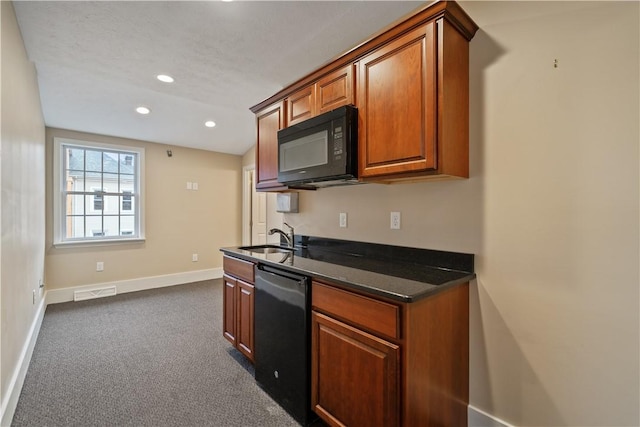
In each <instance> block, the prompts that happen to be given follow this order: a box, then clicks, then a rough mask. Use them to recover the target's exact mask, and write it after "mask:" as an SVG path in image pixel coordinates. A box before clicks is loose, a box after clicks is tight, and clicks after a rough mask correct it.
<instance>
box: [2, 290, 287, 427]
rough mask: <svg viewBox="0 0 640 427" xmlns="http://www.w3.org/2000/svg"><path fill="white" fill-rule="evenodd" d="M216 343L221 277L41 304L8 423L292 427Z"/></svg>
mask: <svg viewBox="0 0 640 427" xmlns="http://www.w3.org/2000/svg"><path fill="white" fill-rule="evenodd" d="M298 425H299V424H297V423H296V422H295V421H294V420H293V418H291V417H290V416H289V415H288V414H287V413H286V412H285V411H284V410H283V409H282V408H280V406H278V404H277V403H275V402H274V401H273V400H272V399H271V398H270V397H269V396H268V395H267V394H266V393H264V392H263V391H262V390H261V389H260V388H259V387H258V386H257V385H256V383H255V381H254V378H253V367H252V366H251V365H250V364H249V363H248V362H246V361H245V359H244V358H243V356H241V355H240V354H239V353H238V352H237V351H236V350H235V349H233V347H232V346H231V345H230V344H229V343H228V342H227V341H226V340H225V339H224V338H223V337H222V280H221V279H216V280H211V281H204V282H197V283H192V284H187V285H179V286H172V287H168V288H161V289H155V290H150V291H142V292H134V293H128V294H122V295H117V296H114V297H109V298H102V299H96V300H89V301H82V302H69V303H63V304H54V305H50V306H49V307H47V311H46V312H45V316H44V321H43V323H42V328H41V330H40V334H39V336H38V340H37V342H36V346H35V350H34V353H33V358H32V360H31V364H30V366H29V370H28V372H27V376H26V378H25V383H24V387H23V389H22V393H21V395H20V400H19V401H18V406H17V409H16V412H15V415H14V418H13V423H12V426H154V427H155V426H278V427H283V426H298Z"/></svg>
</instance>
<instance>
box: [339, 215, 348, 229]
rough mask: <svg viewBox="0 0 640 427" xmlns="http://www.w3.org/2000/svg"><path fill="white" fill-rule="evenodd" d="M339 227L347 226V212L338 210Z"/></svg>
mask: <svg viewBox="0 0 640 427" xmlns="http://www.w3.org/2000/svg"><path fill="white" fill-rule="evenodd" d="M340 228H347V213H346V212H340Z"/></svg>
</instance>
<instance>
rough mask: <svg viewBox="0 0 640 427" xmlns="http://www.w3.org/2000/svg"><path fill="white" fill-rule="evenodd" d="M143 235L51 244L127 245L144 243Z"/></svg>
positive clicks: (79, 245) (64, 245) (58, 245)
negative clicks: (130, 237) (129, 237)
mask: <svg viewBox="0 0 640 427" xmlns="http://www.w3.org/2000/svg"><path fill="white" fill-rule="evenodd" d="M144 242H145V238H144V237H136V238H132V239H102V240H74V241H67V242H56V243H54V244H53V247H55V248H79V247H83V246H85V247H88V246H112V245H128V244H140V243H144Z"/></svg>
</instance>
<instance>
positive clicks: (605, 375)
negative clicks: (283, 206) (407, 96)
mask: <svg viewBox="0 0 640 427" xmlns="http://www.w3.org/2000/svg"><path fill="white" fill-rule="evenodd" d="M518 5H519V4H515V3H514V4H511V5H510V6H511V7H519V6H518ZM528 6H530V5H526V4H522V7H528ZM591 6H593V5H591ZM638 12H639V10H638V3H637V2H629V3H610V2H606V3H603V4H602V5H601V7H595V8H590V9H586V10H581V11H574V12H571V13H563V14H559V15H551V16H548V15H547V16H543V17H539V18H533V19H523V20H518V21H517V22H514V21H513V20H512V21H510V22H506V23H499V24H495V25H490V26H486V27H483V28H482V29H481V30H480V31H479V32H478V34H477V35H476V37H475V38H474V39H473V41H472V43H471V69H470V75H471V78H470V84H471V96H470V102H471V106H470V116H471V140H470V145H471V147H472V148H471V175H472V176H471V178H470V179H469V180H463V181H448V182H432V183H420V184H399V185H392V186H385V185H374V184H369V185H362V186H356V187H339V188H329V189H323V190H319V191H316V192H303V193H301V196H300V203H301V208H300V211H301V213H300V214H288V215H285V220H286V221H287V222H290V223H291V224H292V225H294V226H295V227H296V231H297V232H298V233H301V234H310V235H320V236H326V237H335V238H343V239H352V240H362V241H369V242H382V243H389V244H394V245H406V246H416V247H422V248H433V249H443V250H451V251H460V252H472V253H475V254H476V270H477V274H478V279H477V281H476V282H475V283H474V284H473V287H472V289H473V291H472V297H471V298H472V300H471V355H470V356H471V366H470V368H471V374H470V375H471V377H470V394H471V395H470V401H471V402H470V403H471V405H474V406H475V407H477V408H479V409H481V410H484V411H486V412H488V413H489V414H493V415H494V416H496V417H499V418H501V419H503V420H505V421H507V422H510V423H512V424H514V425H530V426H533V425H535V426H559V425H568V426H578V425H580V426H604V425H608V426H612V425H626V426H631V425H634V426H637V425H639V424H640V419H639V415H638V403H639V401H640V392H639V385H638V381H639V378H640V372H639V367H638V363H639V353H638V349H639V336H640V331H639V317H638V313H639V281H640V279H639V271H638V260H639V257H640V254H639V249H638V242H639V216H640V213H639V209H638V204H639V185H638V184H639V182H638V181H639V177H638V172H639V156H638V145H639V140H640V133H639V130H638V117H639V116H640V108H639V102H638V95H639V85H638V76H639V71H640V70H639V69H638V62H639V45H638V39H639V34H638V32H639V29H638V18H639V14H638ZM554 59H558V60H559V66H558V68H554V67H553V60H554ZM392 210H394V211H395V210H397V211H400V212H401V213H402V229H401V230H390V229H389V212H390V211H392ZM339 212H347V213H348V214H349V226H348V228H346V229H340V228H339V227H338V213H339Z"/></svg>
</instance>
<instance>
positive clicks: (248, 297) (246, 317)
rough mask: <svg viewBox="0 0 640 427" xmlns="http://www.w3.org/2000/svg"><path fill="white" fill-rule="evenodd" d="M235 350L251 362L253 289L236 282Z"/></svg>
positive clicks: (241, 282)
mask: <svg viewBox="0 0 640 427" xmlns="http://www.w3.org/2000/svg"><path fill="white" fill-rule="evenodd" d="M237 283H238V284H237V291H236V298H237V311H236V313H237V343H238V345H237V348H238V350H239V351H240V352H241V353H242V354H244V355H245V356H246V357H247V358H248V359H249V360H251V361H252V362H253V312H254V287H253V285H252V284H249V283H246V282H243V281H242V280H238V281H237Z"/></svg>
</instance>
